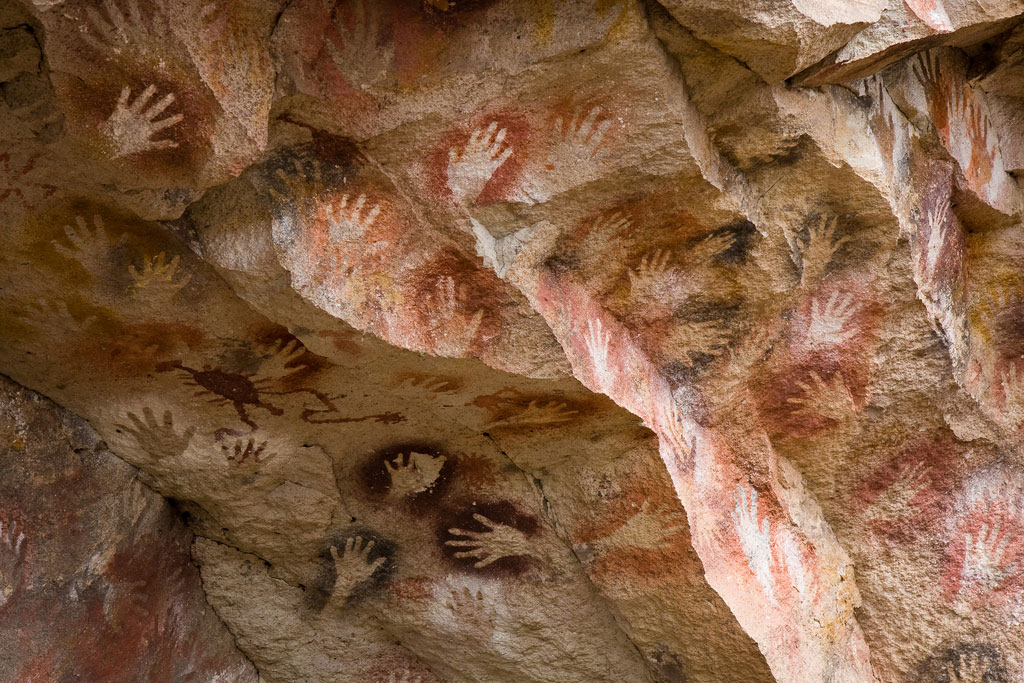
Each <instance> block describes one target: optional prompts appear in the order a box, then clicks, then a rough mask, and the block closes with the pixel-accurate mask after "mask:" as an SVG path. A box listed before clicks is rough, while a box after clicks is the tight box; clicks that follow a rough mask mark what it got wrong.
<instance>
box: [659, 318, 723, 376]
mask: <svg viewBox="0 0 1024 683" xmlns="http://www.w3.org/2000/svg"><path fill="white" fill-rule="evenodd" d="M730 336H731V335H730V332H729V329H728V328H727V327H726V326H725V323H724V321H722V320H681V321H677V322H674V323H673V325H672V329H671V330H670V331H669V333H668V335H667V337H666V349H667V350H668V352H669V353H670V354H671V356H672V358H674V359H675V360H678V361H680V362H682V363H683V364H684V365H686V366H687V367H693V366H694V365H696V364H697V363H698V362H699V361H700V359H701V357H703V356H708V357H711V358H715V357H717V356H719V355H721V354H722V352H723V351H724V349H725V346H726V345H727V344H728V343H729V339H730Z"/></svg>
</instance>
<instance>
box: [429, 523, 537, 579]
mask: <svg viewBox="0 0 1024 683" xmlns="http://www.w3.org/2000/svg"><path fill="white" fill-rule="evenodd" d="M473 519H475V520H476V521H477V522H479V523H480V524H482V525H483V526H484V527H486V529H487V530H486V531H470V530H466V529H449V530H448V533H449V534H451V535H452V536H457V537H461V538H456V539H454V540H449V541H445V545H447V546H450V547H452V548H465V549H466V550H460V551H458V552H456V553H455V557H457V558H460V559H463V558H469V559H475V560H477V562H475V563H474V564H473V567H474V568H475V569H483V568H484V567H487V566H489V565H491V564H493V563H495V562H497V561H498V560H500V559H502V558H503V557H522V556H534V550H533V546H532V544H531V543H530V541H529V539H528V538H527V537H526V534H524V533H523V532H522V531H520V530H519V529H516V528H515V527H511V526H507V525H505V524H502V523H501V522H494V521H491V520H490V519H488V518H487V517H484V516H483V515H481V514H474V515H473Z"/></svg>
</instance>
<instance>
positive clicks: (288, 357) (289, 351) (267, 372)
mask: <svg viewBox="0 0 1024 683" xmlns="http://www.w3.org/2000/svg"><path fill="white" fill-rule="evenodd" d="M305 355H306V347H304V346H303V345H302V342H300V341H299V340H298V339H291V340H288V341H281V342H279V343H277V344H276V345H275V346H274V349H273V351H272V352H271V354H270V356H269V357H267V358H265V359H264V360H263V362H262V363H260V369H259V373H258V375H259V377H260V379H270V380H278V379H283V378H285V377H287V376H289V375H291V374H294V373H296V372H298V371H299V370H301V369H302V368H303V367H305V366H303V364H302V363H300V362H299V361H301V360H302V359H303V358H304V357H305Z"/></svg>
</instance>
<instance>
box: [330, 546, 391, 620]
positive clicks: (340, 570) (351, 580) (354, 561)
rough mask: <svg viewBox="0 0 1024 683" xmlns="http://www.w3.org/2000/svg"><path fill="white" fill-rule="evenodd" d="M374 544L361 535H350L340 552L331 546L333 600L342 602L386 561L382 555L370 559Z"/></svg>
mask: <svg viewBox="0 0 1024 683" xmlns="http://www.w3.org/2000/svg"><path fill="white" fill-rule="evenodd" d="M374 544H375V541H364V540H363V537H362V536H351V537H349V539H348V540H347V541H346V542H345V546H344V548H342V551H341V552H340V553H339V552H338V549H337V548H336V547H335V546H333V545H332V546H331V558H332V559H333V560H334V571H335V580H334V592H333V593H332V595H331V599H332V600H333V601H335V602H336V603H338V604H344V603H345V601H346V600H348V599H349V598H350V597H351V596H352V593H353V591H355V589H356V587H357V586H358V585H359V584H361V583H362V582H364V581H366V580H367V579H369V578H370V577H372V576H373V575H374V573H375V572H376V571H377V570H378V569H380V567H381V565H383V564H384V563H385V562H387V559H388V558H387V557H385V556H383V555H382V556H380V557H377V558H376V559H373V560H371V559H370V552H371V551H372V550H373V546H374Z"/></svg>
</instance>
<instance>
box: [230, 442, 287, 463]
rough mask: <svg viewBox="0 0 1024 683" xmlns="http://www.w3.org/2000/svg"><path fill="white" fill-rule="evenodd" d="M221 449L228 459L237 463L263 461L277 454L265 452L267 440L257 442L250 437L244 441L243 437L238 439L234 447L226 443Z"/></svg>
mask: <svg viewBox="0 0 1024 683" xmlns="http://www.w3.org/2000/svg"><path fill="white" fill-rule="evenodd" d="M220 449H221V451H222V452H223V453H224V457H225V458H227V461H228V462H230V463H233V464H236V465H244V464H246V463H252V464H259V463H263V462H266V461H267V460H270V459H271V458H273V457H274V455H275V454H274V453H266V452H265V451H266V449H267V442H266V441H261V442H260V443H258V444H257V443H256V441H255V439H249V440H248V441H244V442H243V441H242V440H241V439H236V440H235V444H234V447H233V448H228V445H227V444H224V445H223V446H221V447H220Z"/></svg>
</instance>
